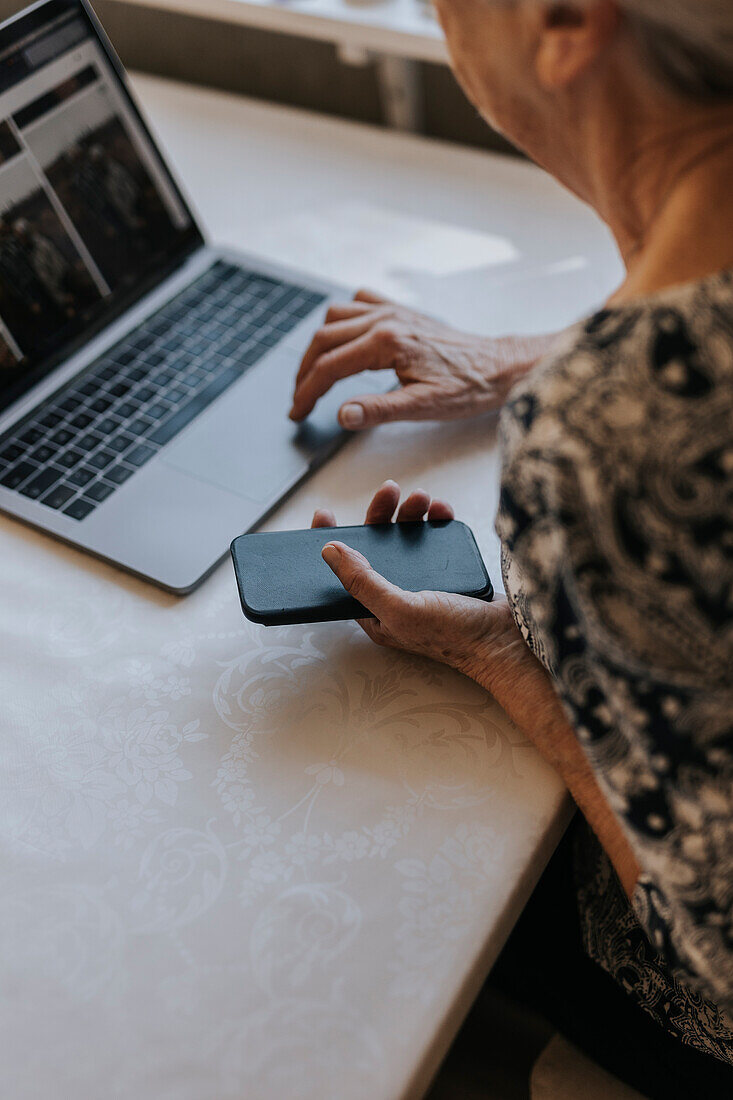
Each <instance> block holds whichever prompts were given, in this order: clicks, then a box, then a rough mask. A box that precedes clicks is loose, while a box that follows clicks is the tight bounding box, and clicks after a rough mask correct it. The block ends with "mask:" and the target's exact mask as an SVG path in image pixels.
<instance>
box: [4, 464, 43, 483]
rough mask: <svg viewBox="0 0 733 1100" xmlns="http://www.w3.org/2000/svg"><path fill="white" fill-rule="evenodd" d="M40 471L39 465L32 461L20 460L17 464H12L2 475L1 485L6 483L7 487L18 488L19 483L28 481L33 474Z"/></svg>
mask: <svg viewBox="0 0 733 1100" xmlns="http://www.w3.org/2000/svg"><path fill="white" fill-rule="evenodd" d="M36 473H38V467H37V466H34V465H33V463H31V462H19V463H18V464H17V465H16V466H12V467H11V468H10V469H9V470H6V471H5V473H4V474H3V475H2V477H0V485H4V486H5V488H6V489H17V488H18V486H19V485H22V484H23V482H24V481H27V480H28V478H29V477H30V476H31V475H32V474H36Z"/></svg>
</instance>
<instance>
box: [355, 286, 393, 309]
mask: <svg viewBox="0 0 733 1100" xmlns="http://www.w3.org/2000/svg"><path fill="white" fill-rule="evenodd" d="M388 300H389V299H387V298H382V296H381V295H380V294H375V293H374V291H373V290H366V289H364V288H362V289H361V290H357V292H356V294H355V295H354V301H355V302H371V303H373V304H374V305H380V304H382V303H383V302H386V301H388Z"/></svg>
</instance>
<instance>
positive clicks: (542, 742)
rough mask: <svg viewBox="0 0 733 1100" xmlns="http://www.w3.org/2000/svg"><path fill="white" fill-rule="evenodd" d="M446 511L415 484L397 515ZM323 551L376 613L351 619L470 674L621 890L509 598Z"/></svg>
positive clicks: (617, 860)
mask: <svg viewBox="0 0 733 1100" xmlns="http://www.w3.org/2000/svg"><path fill="white" fill-rule="evenodd" d="M399 498H400V490H399V486H398V485H396V484H395V483H394V482H393V481H388V482H385V484H384V485H383V486H382V488H381V489H380V490H379V492H378V493H377V494H376V495H375V497H374V499H373V500H372V503H371V504H370V506H369V510H368V512H367V516H366V522H367V523H389V522H390V520H391V519H392V518H393V516H394V514H395V510H396V509H397V506H398V504H399ZM425 516H427V518H428V519H432V520H444V519H451V518H452V517H453V510H452V508H451V507H450V505H447V504H445V503H444V502H443V501H432V502H431V500H430V497H429V496H428V495H427V494H426V493H423V492H416V493H413V494H412V495H411V496H409V497H408V498H407V499H406V500H405V501H404V502H403V504H402V505H401V506H400V508H399V511H398V512H397V519H398V521H403V522H407V521H410V520H413V521H414V520H420V519H423V517H425ZM313 524H314V526H316V527H331V526H335V524H336V518H335V516H334V515H333V513H332V512H330V511H326V510H321V511H318V512H316V514H315V516H314V519H313ZM323 557H324V559H325V561H326V562H327V564H328V565H329V566H330V567H331V569H333V571H334V573H335V574H336V576H337V577H338V578H339V580H340V581H341V583H342V584H343V586H344V588H345V589H346V591H347V592H349V593H350V595H352V596H354V597H355V598H356V599H357V600H359V602H360V603H362V604H363V605H364V606H365V607H368V608H369V610H370V611H371V612H372V613H373V614H374V615H375V616H376V618H375V619H363V620H361V622H360V626H361V627H362V629H363V630H364V631H365V633H366V634H368V635H369V637H370V638H371V639H372V641H374V642H376V643H377V644H378V645H384V646H391V647H393V648H395V649H404V650H407V651H408V652H410V653H418V654H420V655H422V656H425V657H432V658H433V659H434V660H437V661H440V662H441V663H443V664H447V665H451V666H452V667H453V668H455V669H457V670H458V671H460V672H463V673H464V674H465V675H467V676H470V677H471V678H472V679H474V680H476V681H477V682H478V683H480V684H481V685H482V686H483V687H485V688H486V690H487V691H489V692H490V693H491V694H492V695H493V696H494V697H495V698H496V700H497V701H498V702H499V703H500V704H501V706H503V707H504V709H505V710H506V712H507V714H508V715H509V716H510V718H511V719H512V720H513V721H514V722H515V723H516V725H517V726H518V727H519V728H520V729H521V730H522V732H523V733H525V734H526V735H527V737H528V738H529V739H530V740H531V741H532V742H533V743H534V744H535V745H536V747H537V748H538V750H539V751H540V753H541V754H542V755H543V756H544V757H545V759H546V760H547V761H548V762H549V763H550V764H551V765H552V767H553V768H555V770H556V771H557V772H558V773H559V774H560V776H561V778H562V779H563V780H564V782H565V783H566V785H567V787H568V789H569V791H570V793H571V795H572V796H573V798H574V799H575V801H576V803H577V805H578V807H579V809H580V811H581V812H582V813H583V815H584V816H585V818H586V819H587V821H588V823H589V825H590V826H591V828H592V829H593V830H594V832H595V833H596V835H597V836H598V839H599V841H600V843H601V844H602V846H603V847H604V848H605V850H606V852H607V853H608V856H609V858H610V860H611V862H612V863H613V866H614V868H615V870H616V873H617V874H618V876H619V879H620V880H621V882H622V884H623V887H624V889H625V890H626V892H627V894H629V895H631V894H632V893H633V890H634V886H635V884H636V881H637V879H638V877H639V867H638V865H637V863H636V860H635V858H634V855H633V852H632V850H631V848H630V846H629V844H628V841H627V840H626V838H625V836H624V834H623V832H622V830H621V827H620V825H619V822H618V820H617V818H616V816H615V815H614V813H613V811H612V810H611V807H610V806H609V804H608V802H607V800H606V798H605V796H604V795H603V793H602V791H601V789H600V788H599V786H598V784H597V782H596V780H595V777H594V775H593V773H592V771H591V769H590V767H589V765H588V762H587V760H586V758H585V754H584V752H583V750H582V748H581V746H580V745H579V743H578V740H577V737H576V734H575V731H574V730H573V728H572V726H571V725H570V723H569V722H568V719H567V718H566V716H565V713H564V711H563V708H562V704H561V703H560V700H559V698H558V696H557V694H556V692H555V689H554V687H553V684H552V680H551V679H550V677H549V675H548V673H547V672H546V671H545V669H544V668H543V666H542V665H541V664H540V662H539V661H538V660H537V658H536V657H535V656H534V655H533V654H532V652H531V650H530V649H529V647H528V646H527V644H526V643H525V641H524V639H523V638H522V636H521V634H520V633H519V631H518V630H517V627H516V625H515V623H514V619H513V617H512V614H511V610H510V608H509V604H508V603H507V601H506V600H505V599H504V598H501V597H497V598H496V599H495V600H494V601H493V602H492V603H483V602H482V601H481V600H472V599H469V598H467V597H465V596H455V595H452V594H449V593H445V592H404V591H403V590H402V589H400V588H397V587H396V586H395V585H393V584H390V583H389V582H388V581H386V580H385V579H384V577H381V576H380V575H379V574H378V573H376V572H375V571H374V570H373V569H372V568H371V566H370V565H369V562H368V561H366V559H365V558H364V557H363V556H362V555H361V554H360V553H359V552H358V551H356V550H352V549H350V548H349V547H347V546H344V545H343V544H342V543H329V544H328V545H327V546H326V547H324V550H323Z"/></svg>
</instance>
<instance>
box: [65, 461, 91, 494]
mask: <svg viewBox="0 0 733 1100" xmlns="http://www.w3.org/2000/svg"><path fill="white" fill-rule="evenodd" d="M96 476H97V471H96V470H90V469H89V467H88V466H80V467H79V468H78V469H77V470H74V472H73V473H71V474H69V475H68V477H67V478H66V480H67V481H68V482H69V484H70V485H76V486H78V487H79V488H80V489H83V488H84V486H85V485H88V484H89V482H90V481H93V480H94V478H95V477H96Z"/></svg>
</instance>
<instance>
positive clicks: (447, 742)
mask: <svg viewBox="0 0 733 1100" xmlns="http://www.w3.org/2000/svg"><path fill="white" fill-rule="evenodd" d="M145 86H146V87H147V88H148V90H149V91H150V98H151V101H153V103H155V97H154V95H153V93H154V92H155V89H156V85H155V84H154V83H153V82H146V85H145ZM168 94H169V93H168V92H167V91H166V90H165V89H163V91H161V103H162V105H163V106H162V107H161V111H160V117H161V120H162V123H161V125H162V126H163V128H165V121H166V115H165V110H164V109H163V107H165V106H166V104H168V105H169V106H170V104H169V100H167V99H166V96H167V95H168ZM193 94H194V93H191V95H193ZM212 102H214V103H215V102H216V99H214V100H212ZM231 102H233V101H229V100H226V101H225V106H226V108H227V110H233V109H234V108H233V107H232V106H231ZM185 106H186V104H185V102H184V103H183V106H182V108H181V109H182V110H184V109H185ZM211 109H212V110H213V108H211ZM283 114H286V113H283ZM286 117H287V116H286ZM170 129H171V134H172V136H173V137H175V132H174V127H172V126H171V128H170ZM222 155H223V154H222ZM177 156H178V158H179V161H180V160H181V159H182V158H183V152H182V149H178V150H177ZM192 159H193V157H192ZM265 167H266V166H265ZM263 170H264V169H263ZM525 171H526V169H525ZM278 239H279V238H278V236H277V233H276V232H274V231H273V235H272V241H273V248H272V252H273V254H275V253H277V251H278V248H277V241H278ZM327 273H329V274H331V273H332V272H327ZM494 432H495V423H494V421H493V419H492V418H486V419H484V420H482V421H477V422H474V423H471V424H468V425H449V426H417V425H414V426H409V427H405V426H392V427H389V428H386V429H383V430H381V431H380V432H377V433H372V434H371V435H369V436H364V437H362V438H360V439H358V440H355V441H354V442H353V443H350V444H349V446H348V447H347V448H346V449H345V450H344V451H343V452H342V453H341V454H340V455H339V456H338V457H337V459H336V460H335V461H333V462H332V463H331V464H329V466H327V467H326V468H325V469H323V470H322V471H321V472H320V473H319V474H318V475H317V476H316V477H315V478H314V479H313V480H311V481H310V482H309V483H308V484H307V485H306V486H305V487H304V488H303V489H302V490H301V491H300V492H299V493H298V494H297V495H296V496H295V497H294V498H293V499H292V500H291V501H290V502H289V503H288V504H287V505H286V506H285V507H284V508H283V509H281V511H280V512H278V514H277V515H276V517H275V519H274V520H273V521H272V523H271V526H276V527H282V528H286V527H298V526H304V525H306V524H307V523H308V522H309V519H310V514H311V512H312V509H313V507H314V506H315V505H316V504H318V503H324V502H328V503H331V504H335V506H336V507H337V508H338V509H339V519H340V521H342V522H358V521H360V518H361V513H362V509H363V505H364V502H365V501H366V500H367V499H368V497H369V495H370V494H371V491H372V490H373V488H374V487H375V486H377V485H378V484H379V483H380V481H381V480H382V479H383V478H384V477H386V476H399V477H400V478H401V479H402V480H403V481H404V483H405V485H406V486H407V487H410V488H414V487H417V486H418V485H424V486H425V487H427V488H429V489H430V490H432V491H433V492H434V493H436V494H440V495H446V496H448V497H449V498H453V499H454V500H455V501H456V503H457V505H458V512H459V515H460V517H461V518H462V519H464V520H466V521H467V522H468V523H469V524H470V525H471V526H472V527H473V528H474V530H475V531H476V534H477V537H478V540H479V543H480V545H481V546H482V549H483V550H484V552H485V555H486V558H487V564H488V565H489V569H490V571H491V573H492V575H493V577H494V579H495V580H496V579H498V574H499V571H498V550H497V545H496V540H495V537H494V535H493V531H492V524H493V515H494V511H495V507H496V496H497V461H498V459H497V454H496V450H495V448H494ZM155 521H156V519H155V516H144V517H142V522H146V523H154V522H155ZM0 563H2V569H1V570H0V608H1V612H0V615H1V618H0V699H1V700H2V719H1V722H2V738H1V741H0V862H1V865H2V889H0V990H1V992H0V1065H1V1066H2V1071H1V1072H2V1080H3V1085H2V1095H3V1096H6V1097H8V1098H9V1100H40V1098H41V1097H43V1098H44V1100H46V1098H48V1100H55V1098H57V1097H58V1098H64V1100H66V1098H71V1097H73V1098H74V1100H101V1098H102V1097H109V1098H113V1097H114V1098H124V1100H133V1098H134V1100H228V1098H237V1100H242V1098H246V1100H284V1098H288V1100H290V1098H301V1097H302V1098H304V1100H306V1098H307V1100H325V1098H330V1097H333V1098H339V1100H342V1098H349V1100H357V1098H363V1100H380V1098H381V1100H392V1098H396V1097H400V1096H406V1095H419V1093H420V1091H421V1090H422V1089H423V1088H424V1087H425V1085H426V1084H427V1080H428V1079H429V1075H430V1073H431V1072H432V1071H433V1070H434V1068H435V1065H436V1059H437V1057H438V1056H439V1055H440V1054H441V1053H442V1051H443V1050H444V1048H445V1045H446V1043H447V1042H448V1041H449V1039H450V1036H451V1034H452V1033H453V1031H454V1030H455V1027H456V1026H457V1023H458V1021H459V1019H460V1015H461V1013H463V1012H465V1011H466V1009H467V1007H468V1004H469V1003H470V997H471V994H472V993H473V992H474V991H475V989H476V987H477V985H478V983H479V982H480V981H481V979H482V977H483V975H484V974H485V971H486V968H487V966H488V964H489V962H490V961H491V959H492V958H493V957H494V956H495V954H496V952H497V951H498V949H499V947H500V945H501V943H502V941H503V939H504V938H505V936H506V934H507V932H508V930H509V928H510V926H511V923H512V922H513V920H514V919H516V916H517V913H518V911H519V908H520V907H521V905H522V904H523V902H524V900H525V899H526V896H527V894H528V892H529V890H530V888H531V885H532V882H533V880H534V879H535V878H536V876H537V874H538V873H539V870H540V869H541V867H542V865H543V863H544V861H545V859H546V858H547V855H548V854H549V851H550V850H551V848H552V845H553V844H554V843H555V842H556V840H557V837H558V835H559V832H560V830H561V828H562V824H563V820H564V814H565V807H564V801H563V797H564V796H563V792H562V788H561V786H560V784H559V782H558V781H557V779H556V778H555V777H554V775H553V774H552V773H551V772H550V770H549V768H547V767H546V766H545V765H544V764H543V763H542V762H541V761H540V759H539V758H538V756H537V755H536V753H535V752H534V750H533V749H532V748H531V747H529V746H528V744H527V742H526V740H525V738H524V737H522V736H521V735H520V734H519V733H518V732H517V731H516V730H515V729H513V728H512V726H511V725H510V724H509V722H508V721H507V720H506V718H505V717H504V716H503V715H502V713H501V712H500V711H499V710H498V708H497V707H496V705H495V704H494V703H493V702H492V701H491V700H490V699H489V698H487V696H486V695H485V694H484V693H483V692H482V691H481V690H480V689H479V688H478V687H477V686H475V685H474V684H472V683H471V682H469V681H468V680H465V679H463V678H461V677H460V676H458V675H456V674H454V673H452V672H450V671H449V670H446V669H444V668H442V667H439V666H437V665H433V664H430V663H427V662H425V661H422V660H418V659H413V658H410V657H408V656H402V655H397V654H394V653H390V652H388V651H384V650H379V649H377V648H375V647H373V646H372V645H371V644H370V643H369V642H368V640H367V639H366V638H365V637H364V636H363V635H362V634H361V633H360V632H359V630H358V628H357V627H356V626H355V625H353V624H348V623H347V624H334V625H328V626H308V627H291V628H281V629H273V630H267V629H264V628H260V627H257V626H253V625H250V624H248V623H247V622H246V621H245V620H244V619H243V618H242V616H241V612H240V610H239V606H238V601H237V596H236V590H235V585H234V578H233V575H232V571H231V566H230V565H229V564H228V563H227V564H225V565H223V566H222V567H221V568H220V569H219V570H218V571H217V572H216V573H215V574H214V575H213V577H212V578H211V579H210V580H209V581H207V582H206V584H205V585H204V586H203V587H202V588H201V589H200V590H199V591H197V592H196V593H194V594H193V595H191V596H190V597H188V598H187V599H185V600H178V599H175V598H173V597H169V596H166V595H163V594H161V593H158V592H156V591H155V590H154V589H153V588H151V587H149V586H147V585H145V584H143V583H140V582H138V581H135V580H132V579H130V578H128V577H126V576H124V575H123V574H121V573H119V572H117V571H116V570H114V569H113V568H111V567H107V566H105V565H103V564H100V563H97V562H95V561H93V560H92V559H90V558H88V557H86V556H84V555H83V554H81V553H78V552H76V551H74V550H72V549H69V548H65V547H63V546H61V545H60V544H58V543H56V542H54V541H52V540H51V539H49V538H46V537H45V536H43V535H41V534H38V533H35V532H32V531H30V530H29V529H27V528H24V527H23V526H21V525H20V524H17V523H15V522H13V521H11V520H9V519H2V520H0Z"/></svg>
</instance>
